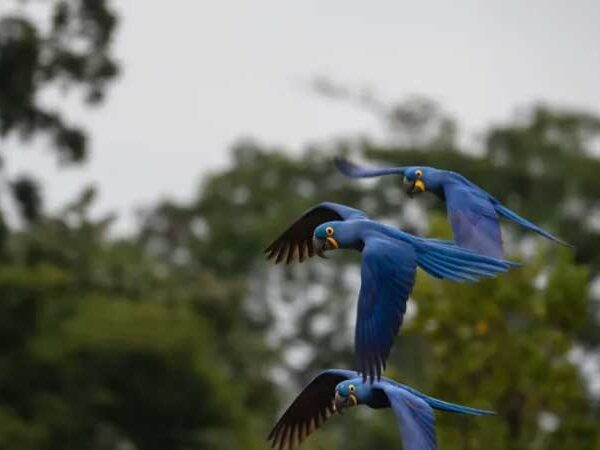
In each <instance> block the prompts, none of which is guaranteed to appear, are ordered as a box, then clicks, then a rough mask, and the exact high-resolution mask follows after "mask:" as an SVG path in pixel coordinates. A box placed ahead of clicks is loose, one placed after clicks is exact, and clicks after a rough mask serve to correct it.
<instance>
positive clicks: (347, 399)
mask: <svg viewBox="0 0 600 450" xmlns="http://www.w3.org/2000/svg"><path fill="white" fill-rule="evenodd" d="M371 391H372V387H371V386H370V385H367V384H366V383H363V381H362V379H361V378H354V379H352V380H345V381H342V382H341V383H340V384H338V385H337V386H336V387H335V399H334V404H335V410H336V411H337V412H338V413H340V414H342V411H343V410H344V409H345V408H351V407H353V406H357V405H362V404H366V403H368V401H369V400H370V398H371Z"/></svg>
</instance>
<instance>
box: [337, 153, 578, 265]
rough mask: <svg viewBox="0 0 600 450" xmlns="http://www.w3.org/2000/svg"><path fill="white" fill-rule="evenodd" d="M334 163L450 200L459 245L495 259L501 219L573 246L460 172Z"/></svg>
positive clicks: (360, 174) (352, 174)
mask: <svg viewBox="0 0 600 450" xmlns="http://www.w3.org/2000/svg"><path fill="white" fill-rule="evenodd" d="M334 164H335V166H336V167H337V168H338V170H339V171H340V172H342V173H343V174H344V175H346V176H348V177H351V178H369V177H378V176H381V175H400V176H403V177H404V178H403V179H404V181H405V183H407V185H408V187H407V191H408V193H409V194H410V195H412V194H416V193H421V192H425V191H430V192H433V193H434V194H435V195H436V196H437V197H438V198H440V199H441V200H442V201H446V209H447V211H448V219H449V220H450V225H451V226H452V233H453V234H454V240H455V242H456V244H457V245H459V246H460V247H464V248H468V249H471V250H474V251H476V252H478V253H481V254H483V255H489V256H493V257H495V258H502V257H503V254H504V252H503V250H502V235H501V231H500V224H499V217H500V216H502V217H504V218H506V219H509V220H512V221H513V222H516V223H518V224H519V225H522V226H523V227H525V228H527V229H528V230H531V231H533V232H535V233H538V234H540V235H542V236H544V237H545V238H548V239H550V240H552V241H555V242H558V243H560V244H563V245H567V246H570V245H569V244H567V243H566V242H564V241H562V240H561V239H559V238H557V237H556V236H554V235H552V234H551V233H549V232H548V231H546V230H544V229H542V228H540V227H539V226H537V225H536V224H534V223H532V222H530V221H528V220H527V219H524V218H523V217H521V216H519V215H518V214H517V213H515V212H514V211H511V210H510V209H508V208H507V207H506V206H504V205H503V204H502V203H500V202H499V201H498V200H497V199H496V198H494V197H493V196H492V195H491V194H489V193H488V192H486V191H484V190H483V189H481V188H480V187H479V186H477V185H476V184H474V183H473V182H471V181H469V180H467V179H466V178H465V177H464V176H462V175H461V174H459V173H456V172H451V171H449V170H441V169H435V168H433V167H388V168H381V169H370V168H365V167H360V166H358V165H356V164H354V163H352V162H350V161H348V160H347V159H344V158H335V159H334Z"/></svg>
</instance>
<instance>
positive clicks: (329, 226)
mask: <svg viewBox="0 0 600 450" xmlns="http://www.w3.org/2000/svg"><path fill="white" fill-rule="evenodd" d="M360 242H361V241H360V237H359V229H358V228H357V226H356V224H355V223H353V222H344V221H341V220H340V221H332V222H325V223H322V224H321V225H319V226H318V227H317V228H315V231H314V233H313V246H314V249H315V251H316V252H317V253H321V252H323V251H324V250H337V249H338V248H359V247H360V245H359V243H360Z"/></svg>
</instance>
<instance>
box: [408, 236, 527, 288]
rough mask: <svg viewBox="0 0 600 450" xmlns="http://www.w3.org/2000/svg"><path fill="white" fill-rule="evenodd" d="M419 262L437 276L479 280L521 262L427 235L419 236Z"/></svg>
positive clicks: (455, 279) (451, 278)
mask: <svg viewBox="0 0 600 450" xmlns="http://www.w3.org/2000/svg"><path fill="white" fill-rule="evenodd" d="M417 264H418V265H419V266H420V267H421V268H422V269H423V270H425V271H427V272H428V273H430V274H431V275H433V276H435V277H438V278H447V279H450V280H453V281H477V280H478V279H479V278H482V277H493V276H495V275H497V274H499V273H502V272H506V271H508V270H509V269H510V268H511V267H515V266H518V264H517V263H513V262H510V261H506V260H503V259H497V258H494V257H491V256H485V255H480V254H479V253H476V252H473V251H471V250H467V249H463V248H460V247H456V246H453V245H447V244H443V243H440V242H435V241H429V240H427V239H419V240H418V244H417Z"/></svg>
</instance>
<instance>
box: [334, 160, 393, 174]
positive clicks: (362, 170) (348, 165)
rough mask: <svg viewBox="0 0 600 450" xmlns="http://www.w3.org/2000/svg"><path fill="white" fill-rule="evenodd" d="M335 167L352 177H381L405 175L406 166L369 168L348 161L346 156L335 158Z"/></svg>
mask: <svg viewBox="0 0 600 450" xmlns="http://www.w3.org/2000/svg"><path fill="white" fill-rule="evenodd" d="M333 163H334V164H335V167H337V169H338V170H339V171H340V172H342V173H343V174H344V175H346V176H347V177H351V178H370V177H379V176H381V175H404V171H405V168H404V167H386V168H381V169H369V168H367V167H361V166H359V165H357V164H354V163H353V162H351V161H348V160H347V159H345V158H334V159H333Z"/></svg>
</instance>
